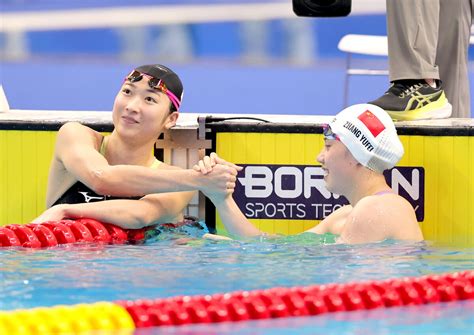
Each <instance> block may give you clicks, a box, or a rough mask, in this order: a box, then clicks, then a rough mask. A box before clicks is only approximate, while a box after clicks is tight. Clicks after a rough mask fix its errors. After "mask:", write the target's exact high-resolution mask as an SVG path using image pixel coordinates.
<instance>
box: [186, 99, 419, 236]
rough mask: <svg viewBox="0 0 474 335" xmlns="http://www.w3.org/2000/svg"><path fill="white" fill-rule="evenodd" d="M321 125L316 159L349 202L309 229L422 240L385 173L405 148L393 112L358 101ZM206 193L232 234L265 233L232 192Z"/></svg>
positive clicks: (204, 169) (200, 167)
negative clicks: (322, 126) (322, 131)
mask: <svg viewBox="0 0 474 335" xmlns="http://www.w3.org/2000/svg"><path fill="white" fill-rule="evenodd" d="M323 129H324V148H323V149H322V151H321V152H320V153H319V155H318V156H317V161H318V162H319V163H320V164H321V166H322V169H323V171H324V173H325V175H324V181H325V182H326V188H327V189H328V190H329V191H331V192H333V193H336V194H339V195H343V196H345V197H346V198H347V199H348V200H349V203H350V204H349V205H347V206H344V207H341V208H339V209H337V210H336V211H334V212H333V213H332V214H330V215H329V216H328V217H326V218H325V219H324V220H322V221H321V222H320V223H319V224H318V225H317V226H315V227H314V228H311V229H309V230H308V231H307V232H311V233H317V234H324V233H332V234H337V235H339V236H340V238H339V241H340V242H343V243H368V242H377V241H382V240H385V239H395V240H407V241H421V240H423V234H422V232H421V229H420V227H419V225H418V222H417V220H416V216H415V212H414V210H413V208H412V206H411V205H410V203H409V202H408V201H406V200H405V199H404V198H403V197H401V196H399V195H398V194H396V193H394V192H393V191H392V189H391V188H390V187H389V186H388V185H387V182H386V181H385V177H384V176H383V171H384V170H386V169H390V168H392V167H394V166H395V164H397V163H398V161H399V160H400V159H401V158H402V156H403V153H404V150H403V145H402V143H401V142H400V139H399V137H398V135H397V131H396V129H395V125H394V124H393V121H392V119H391V118H390V116H389V115H388V114H387V113H386V112H385V111H384V110H382V109H381V108H380V107H377V106H375V105H369V104H358V105H354V106H351V107H348V108H346V109H344V110H343V111H341V112H340V113H339V114H337V115H336V117H335V118H334V119H333V120H332V121H331V122H330V123H329V124H327V125H324V128H323ZM223 162H225V161H224V160H223V159H222V158H219V157H217V155H215V154H212V155H211V157H206V158H205V159H204V160H202V161H200V163H199V164H197V165H196V166H195V167H194V168H195V170H196V171H200V172H201V173H203V174H205V173H208V172H209V171H212V168H213V166H214V164H215V163H221V164H222V163H223ZM204 193H205V192H204ZM207 196H208V197H209V198H210V200H211V201H212V202H213V203H214V205H215V206H216V208H217V210H218V211H219V214H220V217H221V219H222V222H223V223H224V225H225V227H226V229H227V231H228V232H229V233H230V234H231V235H233V236H241V237H243V236H258V235H262V234H263V232H262V231H260V230H259V229H257V228H256V227H255V226H254V225H253V224H252V223H251V222H250V221H248V220H247V218H246V217H245V216H244V215H243V214H242V212H241V211H240V209H239V208H238V207H237V205H236V203H235V201H234V200H233V198H232V196H231V195H229V194H224V193H220V194H212V195H211V194H209V195H207Z"/></svg>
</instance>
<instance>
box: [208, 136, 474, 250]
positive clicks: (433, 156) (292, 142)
mask: <svg viewBox="0 0 474 335" xmlns="http://www.w3.org/2000/svg"><path fill="white" fill-rule="evenodd" d="M228 128H229V127H228ZM405 133H406V131H405ZM400 137H401V140H402V143H403V145H404V148H405V155H404V157H403V158H402V160H401V161H400V162H399V164H398V165H397V167H395V168H394V169H393V170H392V171H388V172H387V173H386V174H385V175H386V177H387V176H388V179H390V182H389V184H391V186H392V188H393V189H394V190H396V191H398V193H399V194H401V195H402V196H404V197H405V198H408V199H407V200H409V201H410V202H411V203H412V205H413V206H414V208H416V213H417V217H418V220H419V222H420V226H421V228H422V230H423V234H424V236H425V239H426V240H429V241H434V242H436V243H437V244H441V245H452V246H471V247H472V246H474V137H473V136H456V135H453V136H439V135H436V136H427V135H401V136H400ZM215 139H216V141H215V149H216V152H217V153H218V154H219V155H220V156H221V157H223V158H224V159H226V160H228V161H231V162H234V163H236V164H242V165H244V166H245V169H244V172H242V173H244V175H243V174H242V173H240V174H239V181H238V183H237V189H236V192H235V195H234V198H235V197H236V196H237V197H239V196H243V197H245V192H246V191H248V189H249V188H250V189H251V187H250V186H249V183H251V186H253V189H254V192H257V193H258V192H260V195H262V197H261V199H260V201H259V202H255V201H254V202H252V201H247V202H246V203H245V204H242V203H241V204H240V205H239V207H241V209H242V210H243V212H244V213H245V214H246V215H247V216H248V217H254V218H251V221H252V222H253V223H254V224H255V225H256V226H257V227H259V228H260V229H262V230H264V231H266V232H269V233H278V234H297V233H300V232H303V231H305V230H306V229H309V228H311V227H313V226H315V225H316V224H318V223H319V222H320V220H321V215H322V214H324V215H327V211H326V213H324V206H323V205H324V204H318V203H317V202H315V201H314V200H315V198H314V194H317V195H318V196H319V199H323V200H324V201H326V200H325V199H326V198H324V194H322V193H324V192H323V191H320V187H319V186H318V171H317V167H318V165H319V163H317V162H316V156H317V154H318V153H319V152H320V150H321V149H322V147H323V137H322V135H321V134H316V133H314V131H313V132H312V133H291V132H290V133H277V132H274V133H270V132H263V133H262V132H254V131H249V132H242V129H240V130H239V132H232V131H231V130H228V129H227V130H225V131H222V132H219V131H217V132H216V134H215ZM250 168H251V169H252V173H253V175H252V176H256V177H255V178H254V180H252V179H251V177H249V172H248V171H247V172H246V170H249V169H250ZM308 175H309V176H308ZM282 176H283V177H282ZM259 178H260V181H258V180H259ZM265 178H266V180H271V183H272V185H271V186H266V184H265V183H264V182H263V181H262V180H265ZM282 178H287V179H288V180H289V182H288V183H289V184H288V185H289V186H288V185H287V187H286V189H285V187H282V186H281V184H282V182H281V180H282ZM299 182H301V183H302V186H301V187H300V188H298V186H297V185H296V184H298V183H299ZM242 183H243V184H242ZM252 183H253V184H252ZM259 183H260V184H259ZM308 183H309V184H310V186H308V185H307V184H308ZM244 184H245V185H244ZM246 186H247V190H245V191H243V190H242V189H245V188H246ZM239 187H240V188H241V189H240V190H239V189H238V188H239ZM314 189H315V190H314ZM239 192H240V193H239ZM278 192H279V193H280V194H277V193H278ZM305 192H306V194H305ZM315 192H316V193H315ZM309 194H311V196H309V198H308V199H307V202H306V205H305V207H304V208H303V207H302V206H300V210H301V211H300V214H301V213H302V212H303V211H304V212H305V213H306V214H307V216H306V217H304V218H301V217H298V216H297V213H298V207H297V204H291V205H289V206H288V205H286V206H284V205H283V204H284V203H292V202H291V199H293V200H294V199H302V200H303V201H302V202H300V203H304V202H305V199H306V198H305V195H306V196H308V195H309ZM265 195H267V198H268V199H272V198H273V199H277V200H268V199H267V200H265V199H264V196H265ZM285 196H286V197H287V199H285ZM312 200H313V202H312ZM316 200H318V198H317V197H316ZM236 201H237V200H236ZM331 201H332V205H330V204H329V205H327V207H326V209H330V208H331V206H332V208H334V202H337V199H329V200H328V202H329V203H330V202H331ZM237 202H238V203H239V201H237ZM269 203H270V204H269ZM293 203H294V202H293ZM245 206H247V207H245ZM417 206H419V207H417ZM318 208H319V212H317V211H316V210H317V209H318ZM308 209H309V211H308ZM334 209H335V208H334ZM256 210H258V213H255V211H256ZM290 216H293V217H292V218H291V219H290V218H288V217H290ZM255 217H259V218H258V219H257V218H255ZM262 217H264V218H262ZM284 217H287V218H286V219H285V218H284ZM318 217H319V218H318ZM216 228H217V231H218V233H221V234H225V233H226V232H225V228H224V227H223V225H222V222H221V220H220V218H219V215H218V213H217V216H216Z"/></svg>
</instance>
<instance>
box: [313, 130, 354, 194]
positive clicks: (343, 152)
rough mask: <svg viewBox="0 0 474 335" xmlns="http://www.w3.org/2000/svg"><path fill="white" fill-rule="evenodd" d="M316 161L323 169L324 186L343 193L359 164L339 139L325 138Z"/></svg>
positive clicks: (333, 191) (331, 190)
mask: <svg viewBox="0 0 474 335" xmlns="http://www.w3.org/2000/svg"><path fill="white" fill-rule="evenodd" d="M317 161H318V162H319V163H320V164H321V167H322V169H323V171H324V181H325V182H326V188H327V189H328V190H329V191H330V192H332V193H336V194H341V195H342V194H344V193H345V191H346V190H347V188H348V187H350V185H351V184H352V181H353V180H354V174H355V173H357V169H356V167H357V165H358V164H359V163H358V162H357V161H356V160H355V158H354V157H353V156H352V154H351V153H350V152H349V150H348V149H347V148H346V146H345V145H344V144H343V143H342V142H341V141H338V140H333V139H325V140H324V148H323V149H322V150H321V152H320V153H319V155H318V157H317Z"/></svg>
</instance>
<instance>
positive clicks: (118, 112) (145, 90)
mask: <svg viewBox="0 0 474 335" xmlns="http://www.w3.org/2000/svg"><path fill="white" fill-rule="evenodd" d="M170 107H171V101H170V99H169V98H168V96H167V95H166V94H164V93H162V92H161V91H159V90H158V89H153V88H150V86H149V85H148V79H146V78H144V80H140V81H137V82H134V83H132V82H130V81H125V82H124V83H123V85H122V87H121V88H120V91H119V92H118V94H117V96H116V98H115V102H114V107H113V115H112V118H113V122H114V126H115V129H116V130H117V131H118V132H119V133H121V134H124V135H126V134H129V135H131V136H134V137H137V136H139V137H140V138H144V139H156V138H157V137H158V135H159V134H160V133H161V132H163V130H165V129H169V128H171V127H172V126H174V125H175V124H176V120H177V118H178V115H179V114H178V112H172V113H170Z"/></svg>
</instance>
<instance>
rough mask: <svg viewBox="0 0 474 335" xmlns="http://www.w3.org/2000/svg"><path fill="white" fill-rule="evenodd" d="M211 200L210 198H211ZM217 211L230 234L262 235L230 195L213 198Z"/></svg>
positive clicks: (241, 235)
mask: <svg viewBox="0 0 474 335" xmlns="http://www.w3.org/2000/svg"><path fill="white" fill-rule="evenodd" d="M211 200H212V199H211ZM213 203H214V205H215V206H216V209H217V211H218V212H219V215H220V217H221V220H222V222H223V223H224V226H225V228H226V229H227V231H228V232H229V234H230V235H231V236H239V237H251V236H259V235H263V234H264V232H262V231H261V230H260V229H258V228H257V227H255V226H254V225H253V224H252V223H251V222H250V221H249V220H247V218H246V217H245V215H244V214H243V213H242V212H241V211H240V209H239V207H238V206H237V204H236V203H235V201H234V199H233V198H232V195H229V196H227V197H225V198H221V199H218V200H213Z"/></svg>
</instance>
